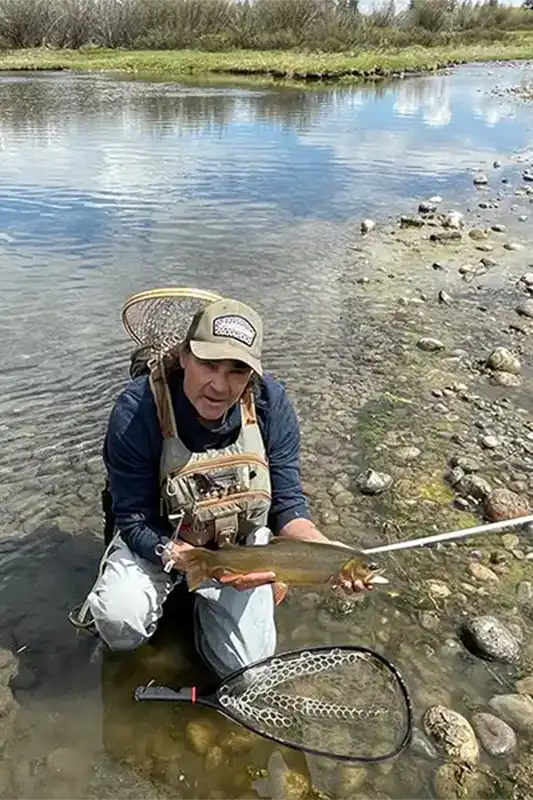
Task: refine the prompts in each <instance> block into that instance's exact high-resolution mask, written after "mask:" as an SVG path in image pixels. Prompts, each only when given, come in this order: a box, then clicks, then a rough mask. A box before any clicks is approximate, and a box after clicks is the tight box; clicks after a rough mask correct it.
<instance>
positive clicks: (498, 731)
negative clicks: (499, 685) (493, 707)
mask: <svg viewBox="0 0 533 800" xmlns="http://www.w3.org/2000/svg"><path fill="white" fill-rule="evenodd" d="M472 726H473V728H474V730H475V732H476V734H477V737H478V739H479V741H480V742H481V744H482V746H483V747H484V749H485V750H486V751H487V753H489V755H491V756H496V757H501V756H506V755H508V754H509V753H511V752H512V751H513V750H514V749H515V748H516V744H517V742H516V734H515V732H514V730H513V729H512V728H511V726H510V725H508V724H507V723H506V722H504V721H503V720H502V719H499V718H498V717H495V716H494V714H486V713H478V714H473V715H472Z"/></svg>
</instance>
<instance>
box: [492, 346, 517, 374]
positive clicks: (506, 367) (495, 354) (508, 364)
mask: <svg viewBox="0 0 533 800" xmlns="http://www.w3.org/2000/svg"><path fill="white" fill-rule="evenodd" d="M487 366H488V367H489V368H490V369H495V370H498V371H500V372H510V373H511V374H513V375H516V374H518V373H519V372H520V369H521V366H522V365H521V363H520V359H519V358H518V356H515V355H514V354H513V353H511V351H510V350H508V349H507V348H506V347H495V348H494V350H493V351H492V352H491V353H490V355H489V357H488V358H487Z"/></svg>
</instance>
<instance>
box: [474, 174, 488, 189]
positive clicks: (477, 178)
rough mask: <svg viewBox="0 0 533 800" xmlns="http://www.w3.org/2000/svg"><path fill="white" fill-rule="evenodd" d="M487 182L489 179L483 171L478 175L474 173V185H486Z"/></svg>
mask: <svg viewBox="0 0 533 800" xmlns="http://www.w3.org/2000/svg"><path fill="white" fill-rule="evenodd" d="M488 182H489V179H488V178H487V176H486V175H484V174H483V173H480V174H479V175H474V185H475V186H486V185H487V184H488Z"/></svg>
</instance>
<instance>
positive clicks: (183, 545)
mask: <svg viewBox="0 0 533 800" xmlns="http://www.w3.org/2000/svg"><path fill="white" fill-rule="evenodd" d="M187 550H194V545H193V544H189V543H188V542H172V547H170V548H169V549H168V550H166V551H165V552H164V553H163V555H162V556H161V561H162V562H163V564H167V563H168V562H169V561H173V562H174V564H173V568H174V569H177V570H178V572H185V564H184V563H183V561H182V560H181V556H182V554H183V553H185V552H186V551H187Z"/></svg>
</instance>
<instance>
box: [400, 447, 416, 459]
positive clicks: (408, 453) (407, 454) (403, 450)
mask: <svg viewBox="0 0 533 800" xmlns="http://www.w3.org/2000/svg"><path fill="white" fill-rule="evenodd" d="M419 455H420V450H419V448H418V447H399V448H398V449H397V450H395V456H396V458H398V459H399V460H400V461H404V462H407V461H415V460H416V459H417V458H418V456H419Z"/></svg>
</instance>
